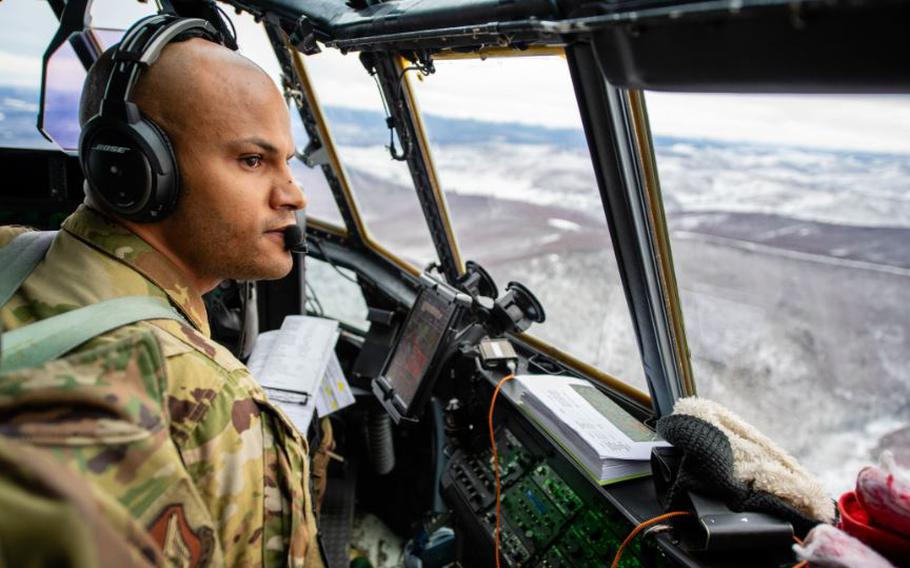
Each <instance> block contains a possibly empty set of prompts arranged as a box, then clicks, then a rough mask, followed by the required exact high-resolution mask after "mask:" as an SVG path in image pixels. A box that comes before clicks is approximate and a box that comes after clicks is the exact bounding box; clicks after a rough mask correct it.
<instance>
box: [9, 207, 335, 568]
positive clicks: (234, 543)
mask: <svg viewBox="0 0 910 568" xmlns="http://www.w3.org/2000/svg"><path fill="white" fill-rule="evenodd" d="M22 230H24V229H23V228H21V227H19V228H14V227H2V228H0V246H3V245H5V244H6V243H8V242H9V241H10V240H12V238H13V237H14V236H15V235H16V234H18V232H21V231H22ZM130 295H149V296H156V297H161V298H165V299H168V300H170V302H171V304H173V305H174V306H175V307H176V308H177V309H178V310H179V311H180V312H181V313H182V314H183V315H184V316H185V317H186V319H187V321H189V322H190V323H191V324H192V327H191V326H188V325H186V324H183V323H180V322H177V321H172V320H154V321H147V322H140V323H137V324H134V325H130V326H125V327H122V328H120V329H117V330H115V331H113V332H110V333H107V334H104V335H102V336H99V337H97V338H95V339H93V340H91V341H89V342H87V343H86V344H84V345H82V346H80V347H79V348H78V349H77V350H76V352H79V353H81V352H83V351H86V350H91V349H93V348H98V347H100V346H110V345H111V344H112V343H113V342H116V341H125V340H126V339H125V338H130V337H133V336H135V334H136V332H137V331H138V332H141V331H145V332H146V333H148V332H151V333H152V334H153V336H154V337H155V339H156V340H157V342H158V343H159V344H160V347H161V352H162V354H163V357H164V369H163V373H162V377H166V379H164V380H163V386H162V389H161V392H160V393H158V399H159V400H158V401H157V406H158V407H160V411H161V415H162V416H163V418H164V421H163V422H164V424H165V426H164V428H166V429H167V432H168V433H169V438H170V441H169V442H168V443H167V444H165V443H161V444H159V446H156V448H159V447H160V450H156V452H157V453H156V452H152V453H155V454H156V455H155V458H156V459H157V460H158V461H157V462H156V463H155V464H154V467H151V466H149V465H148V463H147V462H148V461H149V460H148V459H147V456H146V457H143V458H142V460H141V461H142V463H137V461H136V460H130V459H128V458H129V457H130V456H129V454H127V455H126V456H124V455H122V454H123V452H119V453H118V452H109V451H108V452H105V451H104V450H103V448H101V447H99V448H97V455H94V456H89V455H88V454H86V455H85V456H84V458H85V460H81V461H80V460H76V463H79V464H82V466H81V467H80V468H79V469H80V470H81V473H83V474H85V475H88V476H91V477H92V481H93V482H94V483H95V484H96V485H97V484H100V485H101V486H102V487H104V489H105V491H107V492H108V493H109V495H112V496H114V497H115V498H116V499H118V500H119V501H120V503H121V504H122V505H124V506H125V507H126V509H127V510H128V511H129V512H130V514H132V515H133V516H134V517H135V518H136V519H137V520H138V521H139V522H140V523H141V524H142V526H144V527H146V529H147V530H148V531H149V533H150V534H151V535H152V537H153V538H154V539H155V540H156V541H157V543H158V545H159V546H160V547H161V548H162V550H163V553H164V555H165V557H168V560H169V561H170V562H171V563H178V564H186V565H197V564H198V561H200V560H208V562H206V563H208V564H212V565H221V564H226V565H230V566H284V565H290V566H304V565H306V566H307V567H312V566H321V565H322V563H321V560H320V557H319V552H318V546H317V544H316V540H315V537H316V526H315V522H314V517H313V514H312V502H311V498H310V494H309V488H308V482H309V464H308V456H307V444H306V440H305V439H303V438H302V437H301V435H300V434H299V433H298V432H297V431H296V430H295V429H294V427H293V426H292V425H291V423H290V421H289V420H288V419H287V418H286V417H285V416H284V414H283V413H282V412H281V411H280V410H278V409H277V408H276V407H275V406H273V405H272V404H271V403H269V402H268V400H267V399H266V397H265V395H264V393H263V391H262V389H261V388H260V387H259V385H258V384H257V383H256V382H255V381H254V380H253V379H252V378H251V376H250V374H249V371H248V370H247V368H246V367H245V366H244V365H243V364H242V363H240V362H239V361H238V360H237V359H236V358H234V357H233V356H232V355H231V354H230V352H229V351H228V350H227V349H225V348H223V347H221V346H220V345H218V344H217V343H215V342H214V341H212V340H211V339H210V338H209V335H210V333H209V327H208V321H207V317H206V313H205V306H204V304H203V301H202V298H201V296H200V295H199V294H198V293H197V292H196V291H194V290H193V289H192V288H191V287H190V285H188V284H187V283H185V282H184V281H183V279H182V278H181V275H180V272H179V270H178V269H177V268H176V267H175V266H174V265H173V263H171V262H170V261H169V260H168V259H167V258H165V257H164V256H163V255H161V254H160V253H158V252H157V251H156V250H155V249H153V248H152V247H151V246H150V245H149V244H147V243H146V242H145V241H143V240H141V239H140V238H139V237H137V236H136V235H135V234H133V233H131V232H130V231H128V230H127V229H126V228H124V227H123V226H121V225H119V224H117V223H115V222H113V221H111V220H109V219H107V218H106V217H104V216H102V215H101V214H99V213H97V212H96V211H94V210H92V209H89V208H87V207H85V206H82V207H80V208H79V209H78V210H77V211H76V212H75V213H74V214H73V215H71V216H70V217H69V218H68V219H67V220H66V221H65V222H64V223H63V227H62V230H61V231H60V232H59V233H58V235H57V237H56V239H55V240H54V242H53V244H52V245H51V248H50V250H49V251H48V253H47V256H46V258H45V260H44V262H42V263H41V264H40V265H39V266H38V267H37V268H36V269H35V271H34V272H33V273H32V275H31V276H29V278H28V279H27V280H26V281H25V283H24V284H23V285H22V287H21V288H20V290H19V291H18V292H17V293H16V295H14V296H13V298H12V299H11V300H10V301H9V302H8V303H7V304H6V305H5V306H3V307H2V309H0V317H2V324H3V328H4V329H7V330H9V329H15V328H17V327H20V326H23V325H26V324H29V323H31V322H34V321H36V320H40V319H43V318H47V317H50V316H53V315H55V314H58V313H61V312H65V311H68V310H72V309H74V308H78V307H81V306H84V305H88V304H92V303H95V302H98V301H100V300H105V299H109V298H114V297H119V296H130ZM61 391H65V389H63V388H62V387H61ZM59 396H61V397H63V396H66V393H65V392H63V393H62V394H60V395H59ZM152 415H154V413H153V414H152ZM170 448H173V451H171V450H170ZM147 453H148V452H147ZM151 461H154V460H151ZM83 462H84V463H83ZM163 502H167V503H170V505H171V506H170V507H164V508H162V507H160V506H156V507H150V506H149V505H150V504H152V503H155V504H157V505H160V504H161V503H163ZM209 527H210V528H212V529H213V531H207V530H206V529H207V528H209ZM212 532H213V534H211V533H212ZM181 556H182V557H183V558H182V560H180V561H178V559H179V558H178V557H181Z"/></svg>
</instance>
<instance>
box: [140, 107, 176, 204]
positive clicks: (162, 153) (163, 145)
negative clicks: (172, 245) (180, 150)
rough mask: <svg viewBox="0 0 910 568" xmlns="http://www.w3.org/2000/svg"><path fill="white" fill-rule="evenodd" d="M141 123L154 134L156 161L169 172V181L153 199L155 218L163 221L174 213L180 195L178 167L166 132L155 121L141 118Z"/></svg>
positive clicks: (161, 186)
mask: <svg viewBox="0 0 910 568" xmlns="http://www.w3.org/2000/svg"><path fill="white" fill-rule="evenodd" d="M143 122H144V123H145V124H147V125H148V126H149V128H150V129H151V131H152V132H154V133H155V135H156V137H157V138H158V140H159V142H160V144H157V145H156V146H157V147H158V148H159V149H160V150H159V151H158V159H159V160H160V161H161V162H166V163H162V167H163V169H164V170H165V171H169V172H171V175H170V177H169V181H168V182H167V183H161V184H160V186H159V187H158V191H157V192H156V193H157V195H156V196H155V197H154V199H156V201H157V204H158V205H159V209H158V214H157V217H158V219H163V218H164V217H167V216H168V215H170V214H171V213H172V212H173V211H174V208H175V207H176V206H177V200H178V198H179V194H180V167H179V165H178V163H177V152H176V151H175V150H174V145H173V144H171V139H170V137H169V136H168V135H167V132H165V131H164V129H162V128H161V127H160V126H158V125H157V124H155V121H153V120H151V119H149V118H143Z"/></svg>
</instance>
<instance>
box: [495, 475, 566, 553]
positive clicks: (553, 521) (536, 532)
mask: <svg viewBox="0 0 910 568" xmlns="http://www.w3.org/2000/svg"><path fill="white" fill-rule="evenodd" d="M502 513H503V516H504V517H505V518H506V519H507V520H508V528H509V529H510V530H511V531H512V532H513V533H514V534H516V535H518V537H519V538H520V539H521V541H522V542H523V543H524V545H525V547H526V548H527V549H528V552H530V553H531V554H535V553H536V552H537V551H540V550H542V549H543V548H544V547H545V546H546V545H547V544H548V543H549V542H550V541H551V540H553V538H554V537H555V536H556V535H557V534H558V533H559V531H560V529H562V527H563V526H564V525H565V524H566V520H567V519H566V516H565V515H563V513H562V512H561V511H560V510H559V507H557V506H556V504H555V503H554V502H553V501H551V500H550V498H549V497H548V496H547V494H546V493H544V491H543V490H542V489H541V488H540V487H538V486H537V484H536V483H534V481H533V480H532V479H531V478H530V477H529V476H525V477H524V478H522V479H521V480H519V481H518V483H516V484H515V485H514V486H512V487H511V488H510V489H509V490H508V491H507V492H506V493H505V495H504V496H503V498H502Z"/></svg>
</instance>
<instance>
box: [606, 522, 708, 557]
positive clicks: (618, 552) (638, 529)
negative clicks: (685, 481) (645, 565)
mask: <svg viewBox="0 0 910 568" xmlns="http://www.w3.org/2000/svg"><path fill="white" fill-rule="evenodd" d="M691 514H692V513H690V512H689V511H673V512H672V513H664V514H663V515H658V516H656V517H654V518H653V519H648V520H647V521H644V522H642V523H640V524H639V525H638V526H637V527H635V528H634V529H632V532H630V533H629V536H627V537H626V540H624V541H622V544H620V545H619V548H618V549H616V555H615V556H614V557H613V563H612V564H610V568H616V567H617V566H619V559H620V558H622V553H623V551H624V550H625V548H626V546H628V544H629V543H630V542H632V539H633V538H635V535H637V534H638V533H640V532H641V531H642V530H643V529H646V528H648V527H650V526H651V525H653V524H655V523H659V522H660V521H665V520H667V519H670V518H673V517H688V516H690V515H691Z"/></svg>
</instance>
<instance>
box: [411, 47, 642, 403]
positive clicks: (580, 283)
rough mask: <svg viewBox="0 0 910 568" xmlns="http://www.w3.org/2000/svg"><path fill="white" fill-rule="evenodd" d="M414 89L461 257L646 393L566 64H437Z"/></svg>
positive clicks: (579, 351) (540, 330) (556, 334)
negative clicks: (520, 294) (526, 291)
mask: <svg viewBox="0 0 910 568" xmlns="http://www.w3.org/2000/svg"><path fill="white" fill-rule="evenodd" d="M412 85H414V89H415V90H416V93H417V96H418V100H419V103H420V106H421V109H422V111H423V119H424V123H425V125H426V129H427V132H428V136H429V140H430V146H431V149H432V152H433V158H434V163H435V165H436V170H437V173H438V176H439V180H440V184H441V185H442V187H443V190H444V191H445V195H446V201H447V203H448V206H449V211H450V214H451V218H452V222H453V224H454V228H455V233H456V235H457V238H458V242H459V245H460V250H461V254H462V257H463V258H464V259H466V260H468V259H470V260H474V261H477V262H479V263H480V264H481V265H482V266H484V267H485V268H486V269H487V270H488V271H489V272H490V274H491V275H492V276H493V278H494V280H496V282H497V284H498V285H499V287H500V289H502V288H505V286H506V284H507V283H508V282H509V281H512V280H517V281H520V282H522V283H524V284H526V285H527V286H528V287H529V288H530V289H531V290H532V291H533V292H534V293H535V294H536V295H537V296H538V298H540V300H541V301H542V302H543V304H544V307H545V309H546V311H547V321H546V322H545V323H544V324H543V325H535V326H533V327H532V328H531V330H530V332H531V333H532V334H534V335H536V336H538V337H540V338H542V339H544V340H546V341H548V342H550V343H552V344H553V345H555V346H556V347H558V348H560V349H562V350H565V351H567V352H569V353H571V354H572V355H574V356H576V357H578V358H579V359H581V360H582V361H584V362H586V363H589V364H593V365H595V366H597V367H599V368H601V369H603V370H604V371H606V372H607V373H609V374H611V375H613V376H615V377H617V378H619V379H621V380H623V381H625V382H627V383H629V384H630V385H632V386H634V387H636V388H638V389H640V390H642V391H644V392H647V387H646V384H645V380H644V373H643V369H642V363H641V359H640V355H639V352H638V348H637V343H636V340H635V335H634V331H633V327H632V321H631V316H630V314H629V308H628V305H627V303H626V299H625V294H624V293H623V288H622V284H621V281H620V278H619V273H618V269H617V263H616V260H615V257H614V254H613V250H612V246H611V241H610V235H609V233H608V230H607V225H606V218H605V215H604V211H603V206H602V204H601V199H600V194H599V192H598V189H597V182H596V180H595V177H594V171H593V167H592V164H591V159H590V154H589V152H588V147H587V144H586V141H585V136H584V132H583V131H582V125H581V119H580V117H579V113H578V106H577V103H576V102H575V95H574V92H573V87H572V82H571V78H570V76H569V70H568V67H567V65H566V61H565V60H564V59H563V58H561V57H557V56H548V57H540V56H535V57H515V58H499V59H487V60H454V61H437V62H436V73H435V74H433V75H430V76H427V77H423V78H421V79H420V80H412Z"/></svg>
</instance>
